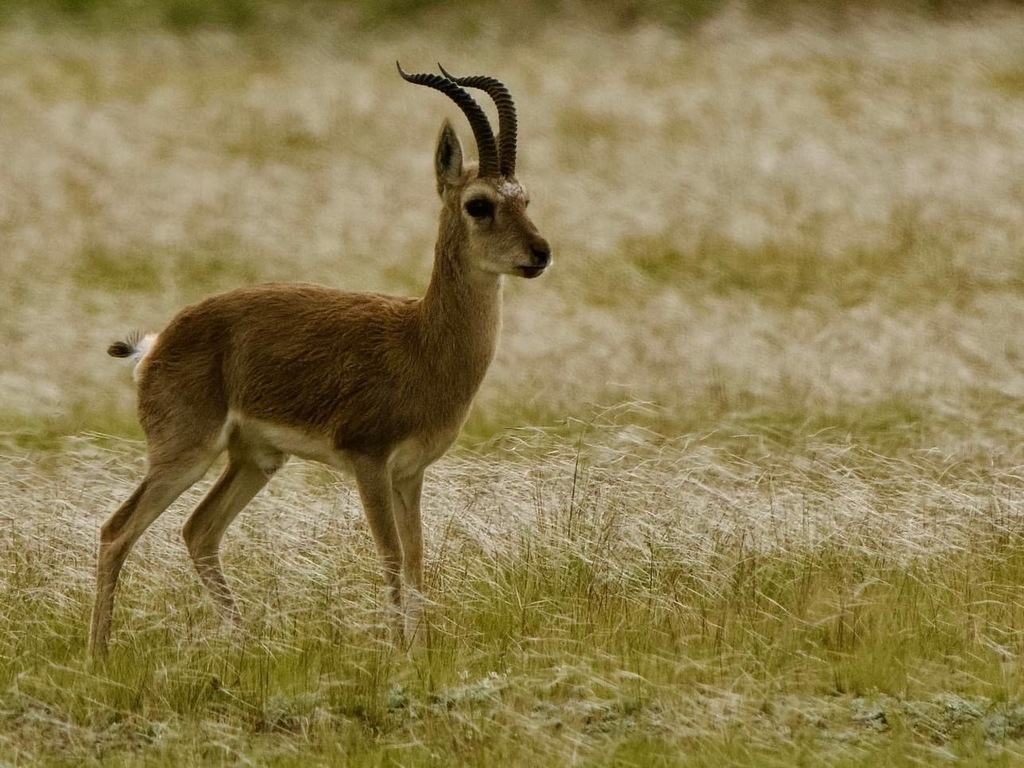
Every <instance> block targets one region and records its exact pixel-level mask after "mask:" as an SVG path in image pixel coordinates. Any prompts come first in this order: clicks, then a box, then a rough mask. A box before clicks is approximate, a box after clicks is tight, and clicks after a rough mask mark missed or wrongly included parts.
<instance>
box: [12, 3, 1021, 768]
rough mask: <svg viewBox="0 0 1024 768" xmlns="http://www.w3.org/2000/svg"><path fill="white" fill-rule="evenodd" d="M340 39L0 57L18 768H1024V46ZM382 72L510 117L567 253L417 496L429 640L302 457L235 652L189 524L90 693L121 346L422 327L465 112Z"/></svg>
mask: <svg viewBox="0 0 1024 768" xmlns="http://www.w3.org/2000/svg"><path fill="white" fill-rule="evenodd" d="M86 5H88V4H86ZM186 5H187V4H181V5H180V7H185V6H186ZM242 5H244V4H238V6H239V7H242ZM12 7H13V6H12ZM83 7H84V6H83ZM86 10H88V9H86ZM90 18H91V17H90ZM326 18H327V19H328V22H326V23H324V24H323V25H321V26H320V27H313V26H309V25H304V24H299V25H297V26H294V27H289V32H288V34H286V35H283V36H274V35H271V34H269V31H268V30H269V28H268V27H267V26H266V24H267V22H260V23H258V24H257V23H255V22H254V23H253V24H249V23H248V22H246V23H244V24H236V25H233V24H232V23H230V20H229V21H228V22H225V21H224V20H220V21H218V20H216V19H215V20H212V21H214V22H217V24H214V25H213V26H209V25H200V26H199V27H198V28H195V29H193V28H192V27H190V26H189V25H185V26H187V27H189V31H186V32H182V31H181V30H180V29H176V30H171V31H168V29H167V28H165V27H162V26H160V25H148V26H147V25H143V26H140V27H139V28H138V29H133V30H130V31H128V32H124V31H122V32H120V33H117V34H115V33H114V32H112V31H110V30H109V29H107V28H106V27H104V23H105V22H103V23H101V21H102V20H101V21H97V22H95V23H94V24H82V25H76V24H71V25H67V26H63V27H61V26H54V24H53V23H51V22H47V23H30V22H28V21H25V20H24V19H23V18H21V17H18V18H13V17H12V18H9V19H6V20H0V21H3V25H2V26H0V116H2V117H0V168H3V174H2V178H3V183H2V184H0V252H2V257H0V308H2V312H0V595H2V597H0V764H2V765H26V766H27V765H68V764H75V765H115V766H116V765H125V766H128V765H133V766H134V765H140V766H142V765H182V764H197V765H198V764H210V765H241V764H255V765H279V766H285V765H303V766H307V765H353V766H362V765H366V766H384V765H415V766H428V765H436V766H448V765H467V766H468V765H472V766H481V765H495V764H502V765H504V766H537V765H586V766H627V765H635V766H711V765H716V766H717V765H737V766H748V765H749V766H793V765H807V766H822V765H828V766H855V765H885V766H917V765H943V764H948V765H968V766H974V765H978V766H980V765H996V766H1014V765H1020V764H1022V763H1024V677H1022V666H1021V654H1022V653H1024V598H1022V590H1024V450H1022V447H1021V446H1022V442H1024V426H1022V425H1024V406H1022V405H1021V403H1022V402H1024V373H1022V371H1024V368H1022V361H1024V340H1022V337H1021V334H1020V332H1019V329H1020V328H1021V327H1022V325H1024V291H1022V288H1024V268H1022V266H1021V259H1020V255H1021V253H1022V246H1024V183H1022V181H1021V179H1024V131H1022V130H1021V126H1022V125H1024V57H1022V55H1021V49H1020V46H1019V29H1020V28H1021V24H1022V23H1024V14H1022V13H1021V12H1020V11H1019V10H1017V9H1014V8H1013V7H1012V6H1011V7H1007V6H999V5H987V6H985V10H984V11H982V12H979V13H976V14H972V15H970V16H966V15H954V16H953V17H947V16H942V15H939V16H922V15H920V14H916V13H900V14H896V15H893V14H886V13H883V12H880V11H878V10H877V9H875V8H874V7H873V6H871V5H870V4H865V6H864V7H863V8H861V9H860V10H856V9H855V10H851V11H850V12H849V14H848V17H846V18H844V20H843V22H842V23H841V24H839V23H837V22H836V20H835V19H834V18H829V17H827V16H826V17H821V16H814V18H813V19H812V21H809V22H806V23H796V22H794V21H792V20H788V21H787V20H785V19H781V20H780V19H778V18H766V17H765V16H764V15H763V14H757V13H743V12H738V11H736V10H735V9H734V10H728V9H727V10H725V11H722V12H719V13H717V14H716V15H714V16H712V17H711V18H710V19H709V20H706V21H705V22H704V23H703V24H701V25H700V26H699V27H697V28H695V29H694V28H686V29H681V28H680V27H679V26H673V25H665V24H661V23H655V21H652V20H651V18H654V17H647V16H641V17H640V18H638V19H633V20H632V21H631V22H630V23H629V24H616V23H611V22H610V21H609V18H607V17H601V18H599V19H597V20H589V19H587V18H586V17H584V16H582V15H581V14H579V13H573V12H571V11H562V12H558V13H555V12H552V13H551V15H547V16H544V18H543V19H542V20H540V21H538V20H532V21H523V20H521V19H520V20H510V19H504V20H497V21H490V22H487V23H483V22H481V21H480V19H478V18H475V17H474V18H470V20H469V21H466V20H465V18H464V17H461V16H460V17H459V18H458V19H456V20H454V21H453V20H452V18H450V17H448V16H446V15H445V13H443V12H439V11H436V10H434V11H430V10H428V11H425V12H424V13H423V14H422V15H420V16H418V17H417V24H416V26H415V28H413V27H412V26H410V25H403V24H401V23H397V22H394V23H389V24H388V25H385V26H381V27H378V26H373V25H369V26H368V25H366V24H363V23H359V24H353V25H352V26H351V27H346V26H345V25H344V24H342V23H341V22H340V21H339V19H341V18H342V17H341V16H337V15H330V14H328V15H327V17H326ZM474 19H475V20H474ZM449 22H451V23H449ZM97 25H98V27H99V28H98V29H97V28H96V27H97ZM172 26H173V25H172ZM399 57H400V58H401V59H402V61H403V63H406V64H407V65H408V66H410V67H414V68H427V67H430V66H432V65H433V62H434V61H435V60H436V59H438V58H440V59H442V60H443V62H444V63H445V64H446V65H448V64H449V62H450V63H451V66H452V67H453V68H455V67H457V68H458V69H460V70H464V71H470V70H480V71H488V72H494V73H496V74H499V75H500V76H501V77H502V78H503V79H504V80H506V81H507V82H508V83H509V84H510V86H511V87H512V88H513V90H514V93H515V94H516V96H517V99H518V102H519V106H520V112H521V118H520V120H521V126H520V136H521V137H522V138H521V141H522V146H521V150H520V156H521V159H520V166H521V167H520V176H521V178H522V180H523V181H524V182H525V183H526V184H527V185H528V186H529V188H530V190H531V192H532V198H533V202H532V204H531V211H532V212H533V217H534V219H535V221H536V222H537V223H538V225H540V227H541V229H542V231H543V232H544V233H545V235H546V236H547V237H548V238H549V239H550V240H551V241H552V243H553V246H554V249H555V258H556V263H555V267H554V269H553V270H552V271H551V272H550V273H549V274H547V275H545V277H544V278H543V279H542V280H539V281H531V282H529V283H526V282H522V281H515V282H510V283H509V285H508V289H507V295H506V325H505V330H504V336H503V343H502V347H501V349H500V351H499V356H498V359H497V360H496V362H495V365H494V367H493V368H492V370H491V372H490V374H489V376H488V379H487V382H486V383H485V386H484V389H483V391H482V392H481V394H480V397H479V398H478V403H477V406H476V408H475V410H474V413H473V415H472V416H471V419H470V422H469V424H468V425H467V429H466V433H465V435H464V437H463V438H462V440H461V442H460V444H459V446H458V448H457V449H456V450H454V451H453V452H452V453H451V454H450V455H449V456H448V457H446V458H445V459H443V460H442V461H441V462H439V463H438V465H437V466H436V468H434V469H433V470H432V473H431V475H430V478H429V482H428V486H427V489H426V496H425V522H426V527H427V541H428V555H429V580H430V585H431V598H432V600H433V601H434V602H433V604H432V605H431V606H430V610H429V612H428V626H427V627H426V630H425V632H424V634H423V636H422V637H421V638H420V639H419V641H418V642H417V643H416V644H415V645H414V646H413V647H412V648H411V649H410V650H408V651H402V650H396V649H394V648H392V647H391V646H389V645H388V644H387V643H386V642H384V641H383V635H382V633H381V631H380V622H381V618H382V617H381V616H380V613H379V605H380V602H381V595H380V579H379V574H378V567H377V564H376V558H375V555H374V552H373V547H372V543H371V540H370V536H369V534H368V532H367V530H366V527H365V524H364V523H363V521H362V520H361V513H360V510H359V506H358V500H357V497H356V493H355V490H354V488H353V487H352V485H351V483H350V482H349V481H348V480H347V479H345V478H342V477H338V476H335V475H333V474H331V473H329V472H327V471H326V470H323V469H321V468H319V467H316V466H313V465H307V464H302V463H300V462H294V463H293V464H292V465H289V468H288V470H287V471H286V472H284V473H282V475H281V476H280V477H278V478H275V480H274V482H273V483H271V484H270V485H269V486H268V488H267V489H266V491H265V493H264V494H262V495H261V496H260V497H259V498H258V499H257V500H256V501H254V502H253V504H252V505H251V507H250V508H249V509H248V510H247V512H246V513H245V514H244V515H243V516H242V517H241V518H240V520H239V521H238V522H237V523H236V524H235V526H234V527H233V528H232V530H231V531H229V533H228V536H227V539H226V545H225V563H226V569H227V572H228V577H229V579H231V581H232V584H233V585H234V586H235V588H236V589H237V591H238V592H239V594H240V597H241V599H242V603H243V613H244V615H245V624H246V626H245V632H244V633H243V634H239V635H230V634H226V633H224V632H223V631H221V630H220V629H219V628H218V625H217V622H216V620H215V617H214V614H213V610H212V607H211V605H210V604H209V601H208V600H207V599H206V598H205V597H204V595H203V594H202V590H201V588H200V586H199V583H198V579H197V578H196V577H195V576H194V575H193V574H192V572H191V570H190V565H189V563H188V558H187V555H186V553H185V550H184V547H183V545H182V544H181V541H180V536H179V533H178V529H179V528H180V525H181V521H182V517H183V514H184V512H185V510H186V509H187V508H188V507H189V506H191V505H194V504H195V503H196V501H197V499H198V498H199V495H200V494H201V493H202V491H203V490H204V488H205V486H202V487H198V488H197V489H195V490H194V491H193V492H190V493H189V494H187V496H186V498H184V499H183V500H182V501H181V502H179V503H178V504H177V505H176V506H174V507H173V508H172V509H171V510H170V511H169V512H168V513H167V514H166V515H165V516H164V518H162V519H161V520H159V521H158V522H157V524H156V525H155V526H154V527H153V529H152V531H151V532H149V533H147V535H146V536H145V537H144V538H143V540H142V541H141V542H140V543H139V545H138V546H137V547H136V549H135V551H134V552H133V555H132V557H131V558H130V560H129V562H128V565H127V566H126V571H125V574H124V577H123V578H122V585H121V592H120V596H119V603H118V610H117V614H116V621H115V634H114V644H113V648H112V652H111V655H110V657H109V658H108V659H107V660H105V661H103V662H93V661H90V660H89V659H88V658H87V657H86V655H85V641H86V637H85V633H86V624H87V616H88V610H89V607H90V603H91V589H92V565H93V555H94V546H95V540H96V532H97V529H98V527H99V525H100V524H101V522H102V521H103V519H104V518H105V517H106V516H107V515H108V514H109V513H110V511H111V510H112V509H113V508H114V507H115V506H116V505H117V503H119V501H120V500H121V499H122V498H124V497H125V496H127V494H129V493H130V492H131V489H132V488H133V486H134V484H135V483H136V482H137V481H138V478H139V476H140V474H141V471H142V466H143V446H142V444H141V442H140V441H139V433H138V431H137V428H136V427H135V426H134V421H133V419H134V417H133V401H134V399H133V396H132V391H131V386H130V378H129V376H128V374H127V371H126V370H125V369H123V368H121V367H119V366H118V365H117V364H115V363H114V362H112V361H110V360H109V358H107V357H106V356H105V355H104V349H105V346H106V344H107V342H109V341H110V340H111V339H112V338H115V337H117V336H119V335H122V334H123V333H124V332H125V331H127V330H130V329H134V328H139V329H143V330H149V329H159V328H160V327H161V326H162V325H163V324H164V323H165V322H166V321H167V320H168V319H169V318H170V317H171V316H172V315H173V314H174V312H175V311H176V310H177V309H178V308H180V307H181V306H182V305H183V304H185V303H187V302H190V301H193V300H195V299H198V298H199V297H201V296H204V295H206V294H208V293H211V292H214V291H217V290H222V289H225V288H228V287H232V286H235V285H239V284H243V283H249V282H254V281H258V280H267V279H275V280H279V279H280V280H312V281H318V282H325V283H330V284H334V285H341V286H345V287H349V288H353V289H372V290H384V291H392V292H399V293H415V292H417V291H419V290H421V289H422V287H423V286H424V284H425V281H426V278H427V275H428V274H429V264H430V258H431V249H432V242H433V236H434V228H435V226H436V219H435V215H436V203H435V199H434V197H433V195H434V191H433V180H432V177H431V163H432V159H431V152H432V148H433V140H434V137H435V132H436V130H437V127H438V125H439V123H440V121H441V119H442V117H443V116H444V115H452V114H453V110H451V109H450V108H449V107H448V106H446V105H445V104H443V103H440V100H439V98H435V97H433V96H431V95H430V94H429V93H426V92H421V91H419V90H416V89H410V88H409V87H408V86H406V85H405V84H404V83H402V82H401V80H399V79H398V78H397V76H396V75H395V74H394V70H393V67H394V64H393V62H394V59H395V58H399ZM463 133H464V135H465V134H466V133H468V132H467V131H463Z"/></svg>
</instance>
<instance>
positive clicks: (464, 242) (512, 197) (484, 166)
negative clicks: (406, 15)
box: [398, 66, 551, 277]
mask: <svg viewBox="0 0 1024 768" xmlns="http://www.w3.org/2000/svg"><path fill="white" fill-rule="evenodd" d="M398 71H399V73H401V75H402V77H403V78H405V79H406V80H407V81H409V82H410V83H416V84H417V85H425V86H428V87H430V88H434V89H435V90H438V91H441V92H442V93H444V94H445V95H446V96H448V97H449V98H451V99H452V101H454V102H455V103H456V104H457V105H458V106H459V107H460V108H461V109H462V111H463V113H465V115H466V118H467V119H468V120H469V125H470V127H471V128H472V129H473V136H474V138H475V139H476V144H477V151H478V152H479V154H480V160H479V162H478V163H477V164H471V163H467V162H465V160H464V154H463V151H462V142H460V141H459V137H458V136H457V135H456V133H455V129H454V128H452V125H451V123H450V122H448V121H447V120H445V121H444V124H443V125H442V126H441V133H440V135H439V136H438V139H437V150H436V153H435V155H434V170H435V173H436V174H437V191H438V194H439V195H440V196H441V202H442V204H443V210H442V213H441V232H442V236H444V235H445V234H448V235H450V236H454V237H457V238H458V239H459V241H460V242H461V246H462V247H461V248H460V249H459V250H460V252H461V254H462V256H463V258H464V259H465V261H466V262H467V264H468V266H470V267H471V268H474V269H477V270H480V271H482V272H485V273H490V274H496V275H518V276H520V277H537V276H538V275H540V274H541V273H542V272H543V271H544V270H545V269H547V268H548V266H550V264H551V247H550V246H549V245H548V241H547V240H545V239H544V238H543V237H541V234H540V232H538V231H537V227H535V226H534V224H533V222H532V221H530V217H529V216H528V215H527V213H526V206H527V205H528V204H529V202H530V198H529V196H528V195H527V194H526V190H525V189H523V187H522V185H521V184H520V183H519V180H518V179H517V178H516V110H515V105H514V104H513V103H512V97H511V96H510V95H509V92H508V89H507V88H505V86H504V85H502V84H501V83H500V82H499V81H497V80H495V79H494V78H493V77H487V76H483V75H481V76H473V77H453V76H452V75H450V74H448V73H447V72H445V70H444V68H443V67H442V68H441V72H442V73H443V75H434V74H429V73H428V74H416V75H410V74H408V73H406V72H404V71H403V70H402V67H401V66H399V67H398ZM462 86H466V87H468V88H479V89H481V90H483V91H485V92H486V93H487V94H488V95H489V96H490V97H491V98H492V99H494V103H495V105H496V106H497V108H498V127H499V134H498V138H497V140H495V138H494V132H493V131H492V130H491V125H490V123H489V122H488V120H487V116H486V115H485V114H484V111H483V110H482V109H481V108H480V105H479V104H477V103H476V102H475V101H474V100H473V97H472V96H470V95H469V93H467V92H466V90H465V89H464V88H463V87H462Z"/></svg>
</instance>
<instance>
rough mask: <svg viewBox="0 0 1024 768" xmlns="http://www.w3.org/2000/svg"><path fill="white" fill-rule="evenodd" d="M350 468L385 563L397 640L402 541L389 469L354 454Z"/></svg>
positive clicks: (382, 561) (400, 597) (400, 627)
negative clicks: (396, 517)
mask: <svg viewBox="0 0 1024 768" xmlns="http://www.w3.org/2000/svg"><path fill="white" fill-rule="evenodd" d="M352 468H353V470H354V471H355V476H356V485H357V486H358V487H359V498H360V499H361V500H362V502H363V512H364V513H365V514H366V521H367V523H369V525H370V533H372V534H373V540H374V543H375V544H376V545H377V553H378V554H379V555H380V559H381V564H382V565H383V566H384V583H385V584H386V586H387V590H388V600H389V603H390V605H391V610H392V611H393V619H392V631H393V632H394V633H395V639H396V640H399V639H400V638H401V636H402V623H401V620H400V617H401V607H402V544H401V540H400V539H399V536H398V528H397V526H396V525H395V513H394V506H393V505H394V501H393V496H392V489H391V472H390V471H389V469H388V466H387V462H386V461H384V460H379V459H376V458H374V457H372V456H359V457H353V458H352Z"/></svg>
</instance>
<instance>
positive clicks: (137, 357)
mask: <svg viewBox="0 0 1024 768" xmlns="http://www.w3.org/2000/svg"><path fill="white" fill-rule="evenodd" d="M156 337H157V335H156V334H155V333H147V334H146V335H145V336H143V335H142V334H141V333H139V332H138V331H133V332H132V333H130V334H128V338H126V339H125V340H124V341H115V342H114V343H113V344H111V345H110V346H109V347H107V354H108V355H110V356H111V357H120V358H124V359H127V360H128V362H129V363H134V364H135V368H134V370H133V371H132V378H134V379H135V380H136V381H138V380H139V363H141V362H142V361H143V359H144V358H145V357H146V355H148V354H149V351H150V350H151V349H152V348H153V342H155V341H156Z"/></svg>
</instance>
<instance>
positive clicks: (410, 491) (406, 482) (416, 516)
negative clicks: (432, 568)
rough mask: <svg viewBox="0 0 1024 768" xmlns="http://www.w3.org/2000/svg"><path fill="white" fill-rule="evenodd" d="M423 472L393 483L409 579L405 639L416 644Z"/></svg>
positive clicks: (420, 585) (420, 594)
mask: <svg viewBox="0 0 1024 768" xmlns="http://www.w3.org/2000/svg"><path fill="white" fill-rule="evenodd" d="M422 488H423V471H422V470H420V471H419V472H417V473H416V474H415V475H413V476H411V477H407V478H402V479H397V478H396V479H395V480H394V481H393V500H394V510H395V523H396V524H397V526H398V536H399V538H400V539H401V542H402V575H403V576H404V577H405V583H406V586H407V587H408V588H409V589H408V591H407V593H406V605H405V635H406V638H407V639H409V640H412V639H413V638H414V637H415V636H416V630H417V628H418V627H419V621H420V615H421V614H422V612H423V527H422V523H421V521H420V493H421V491H422Z"/></svg>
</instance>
